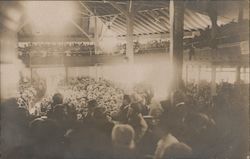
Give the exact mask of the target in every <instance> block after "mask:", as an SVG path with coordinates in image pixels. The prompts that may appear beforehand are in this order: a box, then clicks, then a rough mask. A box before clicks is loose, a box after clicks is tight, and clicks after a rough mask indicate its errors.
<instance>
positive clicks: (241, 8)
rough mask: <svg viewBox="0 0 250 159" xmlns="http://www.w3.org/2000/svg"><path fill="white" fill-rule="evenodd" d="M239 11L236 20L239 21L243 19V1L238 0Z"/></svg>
mask: <svg viewBox="0 0 250 159" xmlns="http://www.w3.org/2000/svg"><path fill="white" fill-rule="evenodd" d="M238 3H239V4H238V5H239V13H238V22H241V21H242V20H243V16H244V15H243V2H242V1H239V2H238Z"/></svg>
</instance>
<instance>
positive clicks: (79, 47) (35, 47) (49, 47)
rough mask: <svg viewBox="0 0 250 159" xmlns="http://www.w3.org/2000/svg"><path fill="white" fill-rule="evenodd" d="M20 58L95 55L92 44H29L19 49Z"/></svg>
mask: <svg viewBox="0 0 250 159" xmlns="http://www.w3.org/2000/svg"><path fill="white" fill-rule="evenodd" d="M18 51H19V56H20V57H22V56H27V54H28V55H30V54H32V56H42V57H46V56H79V55H80V56H86V55H90V54H94V52H95V47H94V44H91V43H83V42H82V43H77V42H74V43H66V42H65V43H49V44H48V43H27V44H24V45H23V46H19V47H18Z"/></svg>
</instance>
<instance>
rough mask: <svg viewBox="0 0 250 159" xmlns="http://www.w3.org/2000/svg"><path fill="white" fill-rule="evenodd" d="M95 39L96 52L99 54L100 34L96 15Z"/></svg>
mask: <svg viewBox="0 0 250 159" xmlns="http://www.w3.org/2000/svg"><path fill="white" fill-rule="evenodd" d="M95 15H96V10H95ZM94 36H95V37H94V39H95V40H94V41H95V54H99V53H98V51H99V49H98V48H99V35H98V18H97V16H95V34H94Z"/></svg>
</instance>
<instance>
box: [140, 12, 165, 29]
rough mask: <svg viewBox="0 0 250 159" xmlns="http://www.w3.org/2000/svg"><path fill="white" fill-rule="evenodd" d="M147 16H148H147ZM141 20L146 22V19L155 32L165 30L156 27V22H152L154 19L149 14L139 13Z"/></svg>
mask: <svg viewBox="0 0 250 159" xmlns="http://www.w3.org/2000/svg"><path fill="white" fill-rule="evenodd" d="M145 14H147V15H145ZM139 15H140V17H141V20H142V21H145V19H147V21H146V22H147V24H148V25H150V26H151V27H152V28H153V29H154V30H155V31H163V30H164V29H163V28H162V27H159V26H156V25H155V20H154V19H153V20H152V17H150V16H148V13H147V12H145V13H139Z"/></svg>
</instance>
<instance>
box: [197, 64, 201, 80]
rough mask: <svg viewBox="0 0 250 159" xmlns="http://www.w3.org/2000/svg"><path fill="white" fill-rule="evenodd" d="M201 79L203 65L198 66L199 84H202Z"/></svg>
mask: <svg viewBox="0 0 250 159" xmlns="http://www.w3.org/2000/svg"><path fill="white" fill-rule="evenodd" d="M200 81H201V66H200V65H199V66H198V84H200Z"/></svg>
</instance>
